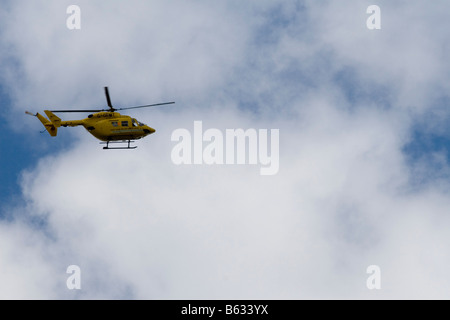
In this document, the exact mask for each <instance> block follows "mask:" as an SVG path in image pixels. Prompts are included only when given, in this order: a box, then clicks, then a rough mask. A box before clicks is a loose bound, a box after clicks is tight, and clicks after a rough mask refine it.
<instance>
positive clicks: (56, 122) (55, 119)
mask: <svg viewBox="0 0 450 320" xmlns="http://www.w3.org/2000/svg"><path fill="white" fill-rule="evenodd" d="M44 112H45V114H46V115H47V117H48V118H49V119H50V121H51V123H52V124H53V125H54V126H55V127H56V128H59V127H61V119H60V118H58V117H57V116H55V114H54V113H53V112H51V111H48V110H44Z"/></svg>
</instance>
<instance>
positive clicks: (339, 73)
mask: <svg viewBox="0 0 450 320" xmlns="http://www.w3.org/2000/svg"><path fill="white" fill-rule="evenodd" d="M72 4H76V5H78V6H79V7H80V9H81V29H79V30H70V29H68V28H67V25H66V20H67V19H68V18H69V16H70V15H69V14H67V13H66V10H67V7H68V6H69V5H72ZM373 4H375V5H378V6H379V7H380V9H381V29H379V30H370V29H368V28H367V25H366V21H367V19H368V18H369V17H370V14H368V13H367V12H366V10H367V8H368V7H369V6H370V5H373ZM449 10H450V4H449V3H448V1H433V2H432V3H430V2H427V1H419V0H414V1H396V2H393V1H360V0H358V1H357V0H348V1H337V0H330V1H306V0H305V1H294V0H288V1H282V2H280V1H274V0H263V1H234V0H227V1H225V0H223V1H222V0H220V1H202V0H196V1H194V0H191V1H186V0H183V1H181V0H171V1H158V0H154V1H126V2H125V1H104V0H103V1H101V0H96V1H83V0H79V1H75V2H74V1H61V0H58V1H56V0H46V1H42V0H40V1H39V0H36V1H29V0H28V1H25V0H22V1H20V0H16V1H7V0H4V1H2V6H1V8H0V67H1V71H2V72H1V73H0V105H1V110H2V113H1V117H2V119H1V120H2V121H1V123H0V128H1V130H2V135H1V136H0V141H1V150H2V152H1V156H0V164H1V167H0V168H1V169H0V173H1V179H2V184H1V186H0V197H1V198H0V199H1V207H0V210H1V211H0V298H2V299H14V298H20V299H22V298H23V299H351V298H353V299H354V298H356V299H398V298H401V299H415V298H425V299H435V298H437V299H449V298H450V275H449V274H448V266H449V265H450V250H449V249H448V248H449V246H450V236H449V234H448V227H449V226H450V209H449V208H450V198H449V194H450V184H449V178H450V166H449V159H450V153H449V148H448V146H449V143H450V129H448V128H449V127H448V125H447V124H448V122H449V121H450V109H449V108H450V95H449V92H450V90H449V89H450V81H449V80H450V62H449V61H450V60H449V59H448V57H449V54H450V42H449V39H450V25H449V24H450V22H449V21H450V20H449V19H448V12H449ZM104 86H109V89H110V94H111V99H112V102H113V104H114V106H116V107H126V106H133V105H141V104H149V103H158V102H164V101H175V102H176V104H174V105H169V106H161V107H156V108H152V109H138V110H133V111H132V112H131V110H130V112H129V113H128V114H130V115H132V116H133V117H136V118H138V119H139V120H140V121H142V122H145V123H147V124H148V125H150V126H151V127H153V128H155V129H156V133H155V134H154V135H151V136H148V137H146V138H145V139H143V140H140V141H137V142H136V145H137V146H138V148H137V149H135V150H129V151H123V150H111V151H104V150H102V149H101V146H100V145H99V144H98V141H97V140H96V139H95V138H94V137H92V136H91V135H90V134H89V133H87V132H86V131H85V130H84V129H83V128H61V129H60V131H59V132H58V136H57V137H56V138H53V137H50V135H48V134H47V133H46V132H44V133H40V131H42V130H43V126H42V124H41V123H40V122H39V121H38V120H37V119H35V118H32V117H29V116H26V115H25V114H24V111H25V110H29V111H32V112H42V111H43V110H45V109H57V108H65V109H77V108H104V107H105V106H106V100H105V97H104V93H103V87H104ZM85 116H86V115H85V114H62V115H61V118H63V120H66V119H67V120H69V119H76V118H77V117H78V118H83V117H85ZM194 121H202V124H203V128H204V130H206V129H208V128H216V129H218V130H220V131H221V132H225V131H226V130H227V129H237V128H243V129H250V128H252V129H256V130H258V129H267V130H270V129H279V171H278V172H277V174H275V175H266V176H264V175H260V167H261V166H260V165H259V164H257V165H251V164H241V165H237V164H236V165H230V164H228V165H206V164H204V165H176V164H174V162H173V160H172V158H171V153H172V150H173V148H174V147H175V145H176V142H174V141H172V140H171V135H172V133H173V132H174V131H175V130H177V129H180V128H184V129H187V130H188V131H190V132H193V130H194ZM205 144H206V143H205ZM70 265H77V266H79V268H80V270H81V289H80V290H76V289H75V290H70V289H69V288H68V287H67V285H66V280H67V279H68V277H69V276H70V274H68V273H66V270H67V268H68V266H70ZM371 265H376V266H378V267H379V269H380V280H381V288H380V289H372V290H370V289H368V287H367V284H366V282H367V279H368V278H369V277H370V276H371V274H368V273H367V272H366V270H367V268H368V266H371Z"/></svg>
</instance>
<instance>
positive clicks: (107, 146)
mask: <svg viewBox="0 0 450 320" xmlns="http://www.w3.org/2000/svg"><path fill="white" fill-rule="evenodd" d="M132 142H134V141H132V140H128V141H127V140H124V141H106V142H100V144H106V147H103V149H104V150H110V149H136V148H137V146H130V143H132ZM110 143H113V144H114V143H127V146H126V147H110V146H109V144H110Z"/></svg>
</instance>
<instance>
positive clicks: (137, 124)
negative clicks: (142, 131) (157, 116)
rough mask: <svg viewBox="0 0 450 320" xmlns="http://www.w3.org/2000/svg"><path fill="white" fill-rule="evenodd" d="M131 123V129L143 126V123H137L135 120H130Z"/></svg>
mask: <svg viewBox="0 0 450 320" xmlns="http://www.w3.org/2000/svg"><path fill="white" fill-rule="evenodd" d="M131 122H132V123H133V127H141V126H145V124H144V123H142V122H140V121H137V120H136V119H132V121H131Z"/></svg>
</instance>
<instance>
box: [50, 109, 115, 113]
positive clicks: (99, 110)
mask: <svg viewBox="0 0 450 320" xmlns="http://www.w3.org/2000/svg"><path fill="white" fill-rule="evenodd" d="M50 111H51V112H101V111H109V110H108V109H97V110H50Z"/></svg>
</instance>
